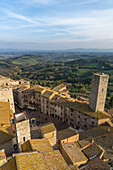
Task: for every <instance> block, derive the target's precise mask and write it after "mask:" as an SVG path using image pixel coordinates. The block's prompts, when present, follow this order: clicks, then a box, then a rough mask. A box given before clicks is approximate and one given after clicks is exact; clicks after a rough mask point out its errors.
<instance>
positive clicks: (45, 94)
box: [42, 90, 54, 98]
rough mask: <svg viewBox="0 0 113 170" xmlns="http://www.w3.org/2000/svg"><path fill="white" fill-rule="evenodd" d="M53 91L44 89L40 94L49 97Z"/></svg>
mask: <svg viewBox="0 0 113 170" xmlns="http://www.w3.org/2000/svg"><path fill="white" fill-rule="evenodd" d="M53 93H54V92H53V91H50V90H46V91H45V92H44V93H43V94H42V96H43V97H47V98H49V97H50V96H51V95H52V94H53Z"/></svg>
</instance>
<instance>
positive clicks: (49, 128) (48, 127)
mask: <svg viewBox="0 0 113 170" xmlns="http://www.w3.org/2000/svg"><path fill="white" fill-rule="evenodd" d="M40 128H41V130H42V132H43V134H47V133H50V132H53V131H55V130H56V128H55V126H54V124H53V123H51V122H49V123H46V124H43V125H40Z"/></svg>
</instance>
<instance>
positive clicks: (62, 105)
mask: <svg viewBox="0 0 113 170" xmlns="http://www.w3.org/2000/svg"><path fill="white" fill-rule="evenodd" d="M95 75H96V79H98V80H99V84H98V83H96V84H95V86H96V87H95V88H96V89H98V90H97V92H98V95H97V92H95V94H96V95H97V96H98V98H96V97H93V98H92V97H91V98H90V105H89V103H88V102H87V101H78V100H75V99H72V98H70V97H69V98H67V97H66V96H64V95H61V94H59V93H58V92H56V91H53V90H50V89H49V88H47V87H41V86H39V85H35V86H32V87H31V88H29V89H28V90H23V91H22V92H21V93H22V94H23V101H24V106H23V107H27V108H30V109H36V110H37V109H38V110H39V111H41V112H42V113H44V114H47V115H51V116H54V117H56V118H58V119H59V120H61V121H62V122H64V123H68V124H69V125H70V126H72V127H74V128H77V129H88V128H92V127H96V126H97V125H100V124H102V123H104V122H106V121H108V120H109V118H110V116H109V115H108V114H107V113H105V112H104V110H102V109H101V108H102V107H104V103H105V94H106V90H107V81H108V76H107V75H104V74H102V75H100V74H94V77H95ZM103 82H104V84H105V82H106V84H105V85H103ZM93 86H94V83H93ZM97 86H98V87H97ZM103 86H104V87H105V88H104V91H103V93H101V91H102V87H103ZM92 94H94V92H93V90H92V91H91V96H92ZM102 96H103V97H102ZM102 98H103V100H104V101H103V100H102ZM92 102H94V103H96V106H93V104H92V107H91V103H92ZM99 103H100V106H99ZM101 103H102V104H101ZM93 107H96V110H97V111H95V110H94V108H93ZM97 107H98V109H99V110H98V109H97ZM92 108H93V109H92Z"/></svg>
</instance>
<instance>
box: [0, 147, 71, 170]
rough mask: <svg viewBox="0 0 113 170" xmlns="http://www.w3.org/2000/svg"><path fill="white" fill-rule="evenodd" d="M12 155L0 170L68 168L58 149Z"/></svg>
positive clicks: (52, 169)
mask: <svg viewBox="0 0 113 170" xmlns="http://www.w3.org/2000/svg"><path fill="white" fill-rule="evenodd" d="M13 156H14V157H13V158H12V159H10V160H9V162H7V163H6V164H5V165H4V166H2V169H1V170H6V169H8V170H69V168H68V165H67V164H66V162H65V160H64V158H63V157H62V155H61V153H60V151H58V150H55V151H50V152H44V153H38V152H31V153H27V152H26V153H18V154H14V155H13ZM70 170H71V169H70Z"/></svg>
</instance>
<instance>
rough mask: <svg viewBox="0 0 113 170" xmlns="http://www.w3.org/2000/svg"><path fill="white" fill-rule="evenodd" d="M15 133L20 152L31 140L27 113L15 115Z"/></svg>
mask: <svg viewBox="0 0 113 170" xmlns="http://www.w3.org/2000/svg"><path fill="white" fill-rule="evenodd" d="M14 123H15V133H16V140H17V146H18V152H20V151H21V145H22V144H23V143H24V142H25V141H27V140H29V139H31V133H30V125H29V119H28V116H27V114H26V113H25V112H22V113H18V114H15V115H14Z"/></svg>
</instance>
